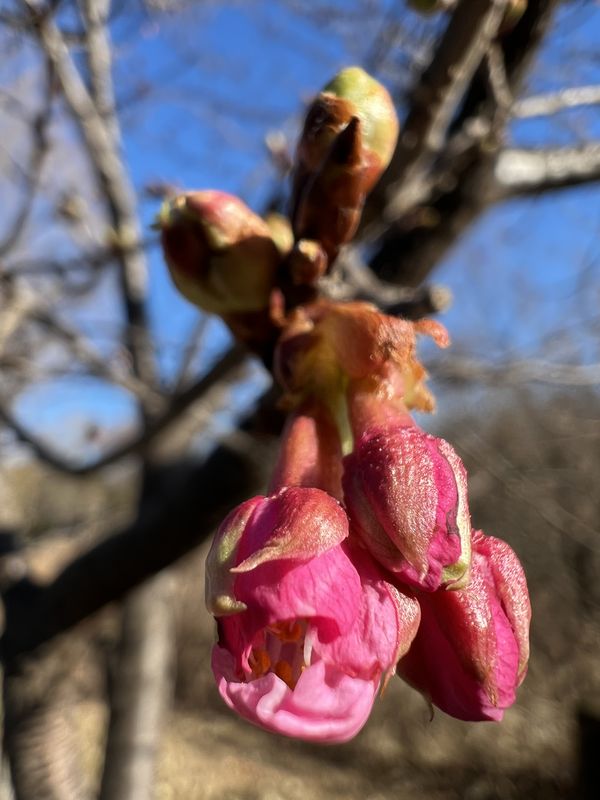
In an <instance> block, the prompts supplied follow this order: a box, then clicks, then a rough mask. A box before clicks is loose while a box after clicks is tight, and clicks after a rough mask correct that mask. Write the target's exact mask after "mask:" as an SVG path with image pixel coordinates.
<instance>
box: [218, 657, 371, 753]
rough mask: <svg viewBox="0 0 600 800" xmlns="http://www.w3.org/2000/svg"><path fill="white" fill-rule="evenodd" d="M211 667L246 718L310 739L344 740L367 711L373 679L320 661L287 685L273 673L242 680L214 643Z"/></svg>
mask: <svg viewBox="0 0 600 800" xmlns="http://www.w3.org/2000/svg"><path fill="white" fill-rule="evenodd" d="M212 666H213V671H214V673H215V677H216V679H217V685H218V689H219V693H220V694H221V697H222V698H223V699H224V700H225V702H226V703H227V705H228V706H229V707H230V708H231V709H233V710H234V711H236V712H237V713H238V714H240V715H241V716H242V717H244V718H245V719H247V720H249V721H250V722H252V723H254V724H255V725H259V726H260V727H262V728H266V729H267V730H269V731H272V732H274V733H279V734H283V735H284V736H293V737H296V738H299V739H305V740H308V741H314V742H329V743H335V742H346V741H348V740H349V739H351V738H352V737H353V736H355V735H356V734H357V733H358V731H359V730H360V729H361V728H362V727H363V725H364V724H365V722H366V721H367V718H368V716H369V714H370V712H371V708H372V706H373V701H374V699H375V693H376V691H377V685H378V682H374V681H372V680H365V679H362V678H353V677H351V676H349V675H347V674H345V673H344V672H342V671H341V670H339V669H336V667H334V666H331V665H328V664H325V662H324V661H319V662H317V663H315V664H313V665H312V666H310V667H309V668H308V669H305V670H304V672H303V673H302V675H301V676H300V678H299V680H298V683H297V684H296V686H295V688H294V689H293V690H292V689H290V687H289V686H287V684H286V683H284V681H283V680H281V678H279V677H278V676H277V675H275V674H274V673H272V672H270V673H269V674H267V675H265V676H263V677H261V678H258V679H256V680H254V681H251V682H248V683H243V682H239V681H237V680H235V662H234V659H233V657H232V656H231V655H230V653H229V652H228V651H227V650H225V649H223V648H221V647H219V646H216V647H215V648H214V650H213V661H212Z"/></svg>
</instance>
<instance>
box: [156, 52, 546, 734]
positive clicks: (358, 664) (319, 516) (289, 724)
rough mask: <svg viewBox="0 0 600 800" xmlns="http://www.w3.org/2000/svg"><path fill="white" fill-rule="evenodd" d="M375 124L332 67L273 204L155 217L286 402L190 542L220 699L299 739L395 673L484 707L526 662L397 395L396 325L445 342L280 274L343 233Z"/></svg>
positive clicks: (470, 707)
mask: <svg viewBox="0 0 600 800" xmlns="http://www.w3.org/2000/svg"><path fill="white" fill-rule="evenodd" d="M397 131H398V126H397V121H396V117H395V115H394V112H393V106H392V103H391V100H390V98H389V95H388V94H387V92H386V91H385V89H383V87H381V86H380V85H379V84H377V83H376V82H375V81H374V80H373V79H372V78H370V76H368V75H366V73H364V72H363V71H362V70H360V69H358V68H350V69H348V70H344V71H343V72H342V73H340V74H339V75H338V76H337V78H336V79H334V80H333V81H332V82H331V83H330V84H328V86H326V87H325V89H324V91H323V92H321V94H320V95H319V96H318V97H317V99H316V100H315V102H314V103H313V105H312V106H311V108H310V109H309V112H308V115H307V120H306V124H305V126H304V131H303V133H302V137H301V140H300V144H299V146H298V152H297V158H296V170H295V175H294V192H293V213H292V218H291V223H287V222H286V220H285V219H284V218H281V217H276V218H270V219H269V220H268V222H263V220H261V219H260V218H259V217H257V216H256V215H255V214H253V212H252V211H250V209H248V208H247V207H246V206H244V205H243V204H242V203H241V201H239V200H238V199H237V198H231V197H229V196H228V195H224V194H222V193H219V192H193V193H188V194H185V195H182V196H180V197H177V198H175V199H173V200H171V201H169V202H168V203H167V204H166V205H165V206H164V208H163V210H162V212H161V215H160V217H159V227H160V228H161V230H162V239H163V246H164V250H165V256H166V260H167V263H168V265H169V268H170V270H171V273H172V275H173V278H174V281H175V283H176V284H177V286H178V287H179V288H180V289H181V291H182V292H183V293H184V294H185V295H186V296H187V297H188V298H190V299H191V300H192V301H194V302H196V303H197V304H198V305H200V306H201V307H203V308H204V309H206V310H210V311H214V312H216V313H218V314H220V315H221V317H222V318H223V319H224V320H225V321H226V322H227V323H228V324H229V325H230V327H231V329H232V330H233V331H234V333H235V334H236V335H237V336H238V337H239V338H241V339H242V340H243V341H245V342H246V343H247V344H250V345H251V346H255V345H256V344H257V342H259V341H264V338H265V336H267V335H271V336H272V339H271V341H272V349H271V356H272V359H271V363H272V369H273V374H274V376H275V377H276V379H277V380H278V382H279V384H280V386H281V388H282V390H283V400H282V402H283V405H284V408H286V409H287V411H288V420H287V424H286V427H285V430H284V432H283V435H282V440H281V447H280V454H279V459H278V461H277V464H276V466H275V469H274V473H273V477H272V480H271V485H270V487H269V490H268V493H267V494H266V495H265V496H260V497H254V498H252V499H250V500H248V501H246V502H245V503H242V504H241V505H240V506H239V507H238V508H236V509H235V510H234V511H232V512H231V513H230V514H229V516H228V517H227V518H226V519H225V521H224V522H223V524H222V525H221V526H220V528H219V530H218V532H217V534H216V536H215V538H214V541H213V544H212V547H211V550H210V553H209V555H208V560H207V567H206V603H207V607H208V609H209V611H210V612H211V613H212V614H213V615H214V616H215V618H216V620H217V628H218V642H217V644H216V645H215V647H214V650H213V657H212V667H213V671H214V674H215V677H216V680H217V685H218V689H219V692H220V694H221V696H222V697H223V699H224V700H225V702H226V703H227V704H228V705H229V706H230V707H231V708H232V709H234V710H235V711H236V712H237V713H239V714H240V715H241V716H242V717H244V718H245V719H247V720H249V721H250V722H253V723H255V724H257V725H259V726H261V727H264V728H266V729H268V730H270V731H273V732H276V733H281V734H284V735H287V736H294V737H299V738H303V739H307V740H310V741H320V742H343V741H346V740H348V739H350V738H351V737H353V736H354V735H355V734H356V733H357V732H358V731H359V730H360V729H361V727H362V726H363V725H364V723H365V721H366V720H367V718H368V716H369V713H370V711H371V708H372V706H373V703H374V700H375V697H376V694H377V691H378V689H379V688H380V687H384V686H385V685H386V683H387V682H388V681H389V680H390V678H391V677H392V675H395V674H397V675H399V676H400V677H401V678H402V679H404V680H405V681H407V682H408V683H409V684H410V685H412V686H413V687H415V688H417V689H418V690H419V691H420V692H421V693H422V694H423V695H424V696H425V697H426V698H427V700H428V701H429V702H430V703H431V704H433V705H435V706H437V707H438V708H440V709H442V710H443V711H445V712H446V713H448V714H451V715H453V716H455V717H457V718H459V719H463V720H473V721H477V720H499V719H501V718H502V715H503V713H504V711H505V709H506V708H508V707H509V706H510V705H511V704H512V703H513V702H514V699H515V693H516V689H517V687H518V686H519V684H520V683H521V681H522V680H523V678H524V676H525V672H526V669H527V660H528V629H529V619H530V605H529V598H528V593H527V585H526V582H525V577H524V573H523V570H522V568H521V565H520V563H519V561H518V559H517V557H516V555H515V554H514V552H513V551H512V550H511V548H510V547H509V546H508V545H507V544H506V543H505V542H502V541H501V540H499V539H495V538H493V537H488V536H484V535H483V533H481V532H480V531H474V530H473V528H472V525H471V518H470V513H469V506H468V496H467V475H466V471H465V468H464V466H463V464H462V462H461V460H460V458H459V456H458V455H457V453H456V452H455V451H454V449H453V448H452V447H451V445H450V444H448V442H446V441H444V440H443V439H439V438H436V437H434V436H432V435H430V434H428V433H426V432H425V431H423V430H422V429H421V428H420V427H419V426H418V425H417V424H416V422H415V420H414V419H413V417H412V416H411V412H412V411H413V410H415V409H416V410H419V411H431V410H432V409H433V406H434V401H433V398H432V396H431V394H430V393H429V391H428V390H427V388H426V386H425V378H426V373H425V370H424V368H423V366H422V365H421V364H420V362H419V361H418V359H417V356H416V340H417V335H427V336H430V337H431V338H433V340H434V341H435V342H436V344H437V345H439V346H440V347H445V346H447V344H448V335H447V333H446V330H445V329H444V327H443V326H442V325H440V324H439V323H437V322H434V321H431V320H421V321H418V322H409V321H407V320H403V319H399V318H396V317H390V316H387V315H385V314H383V313H381V312H380V311H379V310H378V309H377V308H375V307H374V306H372V305H369V304H365V303H335V302H332V301H328V300H325V299H320V298H319V297H318V295H315V296H310V295H307V299H305V301H302V302H297V301H296V302H290V296H289V295H286V289H289V288H290V287H296V288H297V287H298V286H300V287H304V288H305V289H306V288H307V287H311V286H313V287H314V286H315V284H316V282H317V281H318V278H319V276H321V275H322V274H324V272H325V271H326V270H327V269H328V267H329V265H330V264H331V263H332V261H333V259H334V258H335V257H336V255H337V252H338V250H339V248H340V246H341V245H342V244H344V242H346V241H348V240H349V239H350V238H351V237H352V236H353V234H354V232H355V230H356V227H357V225H358V220H359V218H360V213H361V209H362V204H363V202H364V198H365V196H366V194H367V192H368V191H369V190H370V189H371V188H372V186H373V185H374V183H375V181H376V180H377V178H378V177H379V175H380V174H381V172H382V170H383V169H385V166H386V165H387V163H388V162H389V160H390V158H391V155H392V151H393V148H394V143H395V141H396V137H397ZM269 326H270V327H269ZM269 330H270V331H271V334H268V331H269ZM265 331H267V333H265ZM273 331H275V334H273Z"/></svg>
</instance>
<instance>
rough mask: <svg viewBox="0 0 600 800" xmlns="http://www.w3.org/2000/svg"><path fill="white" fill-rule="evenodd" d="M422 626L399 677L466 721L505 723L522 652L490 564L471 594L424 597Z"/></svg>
mask: <svg viewBox="0 0 600 800" xmlns="http://www.w3.org/2000/svg"><path fill="white" fill-rule="evenodd" d="M419 600H420V603H421V625H420V628H419V631H418V633H417V636H416V637H415V640H414V642H413V645H412V647H411V649H410V650H409V652H408V654H407V655H406V656H405V657H404V658H403V659H402V660H401V661H400V662H399V664H398V674H399V675H400V676H401V677H403V678H404V679H405V680H407V681H408V683H410V684H411V685H412V686H414V687H415V688H417V689H419V691H421V692H423V693H424V694H425V695H426V696H427V697H428V698H429V699H430V700H431V702H432V703H434V705H436V706H438V708H441V709H442V711H445V712H446V713H447V714H451V715H452V716H454V717H457V718H458V719H463V720H471V721H477V720H486V719H488V720H500V719H502V716H503V713H504V710H505V709H506V708H508V707H509V706H510V705H512V703H513V702H514V700H515V690H516V687H517V682H518V677H517V675H518V659H519V655H518V647H517V642H516V640H515V637H514V634H513V631H512V628H511V625H510V622H509V620H508V618H507V617H506V615H505V613H504V611H503V609H502V605H501V603H500V600H499V599H498V597H497V596H496V593H495V588H494V585H493V579H492V577H491V573H490V570H489V568H488V565H487V563H486V562H485V559H484V558H483V557H481V556H475V557H474V559H473V571H472V578H471V582H470V584H469V586H468V588H467V589H463V590H458V591H438V592H434V593H422V594H421V595H420V596H419Z"/></svg>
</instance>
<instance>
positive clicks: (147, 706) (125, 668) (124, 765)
mask: <svg viewBox="0 0 600 800" xmlns="http://www.w3.org/2000/svg"><path fill="white" fill-rule="evenodd" d="M171 583H172V577H171V575H169V573H168V572H165V573H161V574H160V575H158V576H155V577H154V578H153V579H152V580H151V581H149V582H148V583H146V584H144V585H143V586H140V587H139V588H137V589H136V590H135V591H133V592H131V593H130V594H129V595H128V597H127V602H126V603H125V604H124V607H123V620H122V632H121V641H120V646H119V652H118V654H117V658H118V674H117V675H115V676H114V679H113V681H112V687H111V691H110V705H111V717H110V724H109V729H108V736H107V744H106V752H105V757H104V771H103V774H102V781H101V788H100V794H99V798H100V800H114V798H124V797H127V798H131V800H148V797H149V790H150V794H153V792H152V789H151V787H153V786H154V785H155V782H156V780H155V762H156V755H157V750H158V746H159V744H160V733H161V730H162V723H163V717H164V710H165V708H167V707H168V704H169V703H170V701H171V681H170V675H171V672H172V667H173V664H172V661H173V647H174V639H173V628H174V626H173V620H172V615H171V594H172V591H171V589H172V587H171ZM149 612H151V613H149Z"/></svg>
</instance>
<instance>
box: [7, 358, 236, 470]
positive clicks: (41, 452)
mask: <svg viewBox="0 0 600 800" xmlns="http://www.w3.org/2000/svg"><path fill="white" fill-rule="evenodd" d="M246 358H247V353H246V351H245V350H244V348H242V347H241V346H235V347H232V348H231V349H230V350H228V351H227V352H226V353H225V355H224V356H223V357H222V358H221V359H219V361H218V362H217V363H216V364H215V365H214V366H213V367H212V368H211V369H210V370H209V371H208V372H207V373H206V374H205V375H203V376H202V377H201V378H199V379H198V380H197V381H195V382H194V383H193V384H192V385H191V386H189V387H188V388H187V389H185V390H183V391H182V392H180V393H179V394H177V395H175V396H173V397H172V398H171V400H170V402H169V406H168V407H167V408H166V409H165V411H164V412H163V413H162V414H161V415H160V416H158V417H156V418H155V419H153V420H151V421H150V422H148V424H147V425H146V426H145V428H144V430H142V431H141V432H140V433H137V434H136V435H135V436H133V437H131V438H130V439H128V440H127V441H126V442H124V443H123V444H121V445H119V446H117V447H115V448H114V449H113V450H111V451H109V452H108V453H106V454H105V455H104V456H101V457H100V458H99V459H98V460H97V461H94V462H92V463H91V464H77V463H73V462H72V461H69V460H68V459H65V458H64V456H62V455H60V454H58V453H57V452H56V451H55V450H54V448H52V447H49V446H48V445H46V444H45V443H44V442H43V441H41V440H40V439H38V438H37V437H36V436H35V435H33V434H32V433H31V432H30V431H29V430H27V428H26V427H25V426H24V425H21V423H20V422H19V421H18V420H17V419H16V417H15V416H14V414H13V413H12V412H11V411H10V409H9V408H8V406H7V405H5V404H3V403H2V402H1V401H0V422H2V423H3V424H4V425H6V426H7V427H8V428H9V429H10V430H11V431H12V432H13V433H14V434H15V436H16V437H17V438H18V439H19V441H21V442H22V443H23V444H25V445H27V446H28V447H29V448H31V450H32V451H33V452H34V453H35V455H36V456H37V457H38V458H39V459H40V460H41V461H43V462H44V463H45V464H47V465H48V466H49V467H52V468H53V469H56V470H58V471H59V472H64V473H66V474H68V475H71V476H75V477H84V476H85V475H89V474H90V473H92V472H95V471H96V470H99V469H103V468H104V467H107V466H109V465H111V464H114V463H116V462H117V461H120V460H121V459H122V458H125V457H126V456H132V455H142V454H143V453H144V452H145V451H146V450H147V448H148V446H149V445H150V444H151V443H152V442H153V441H154V439H155V438H156V437H157V436H158V435H159V434H161V433H163V432H164V431H165V430H166V429H167V428H168V427H169V425H171V424H173V423H174V422H176V421H177V419H178V418H179V416H180V415H181V414H182V413H183V412H184V411H185V410H186V409H187V408H188V407H189V406H191V405H192V404H193V403H195V402H196V401H197V400H199V399H200V398H201V397H202V396H203V395H204V394H205V392H207V391H208V389H210V388H211V386H213V385H214V384H216V383H218V382H220V381H233V380H236V378H237V375H238V372H239V370H240V368H241V367H243V365H244V364H245V361H246Z"/></svg>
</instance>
